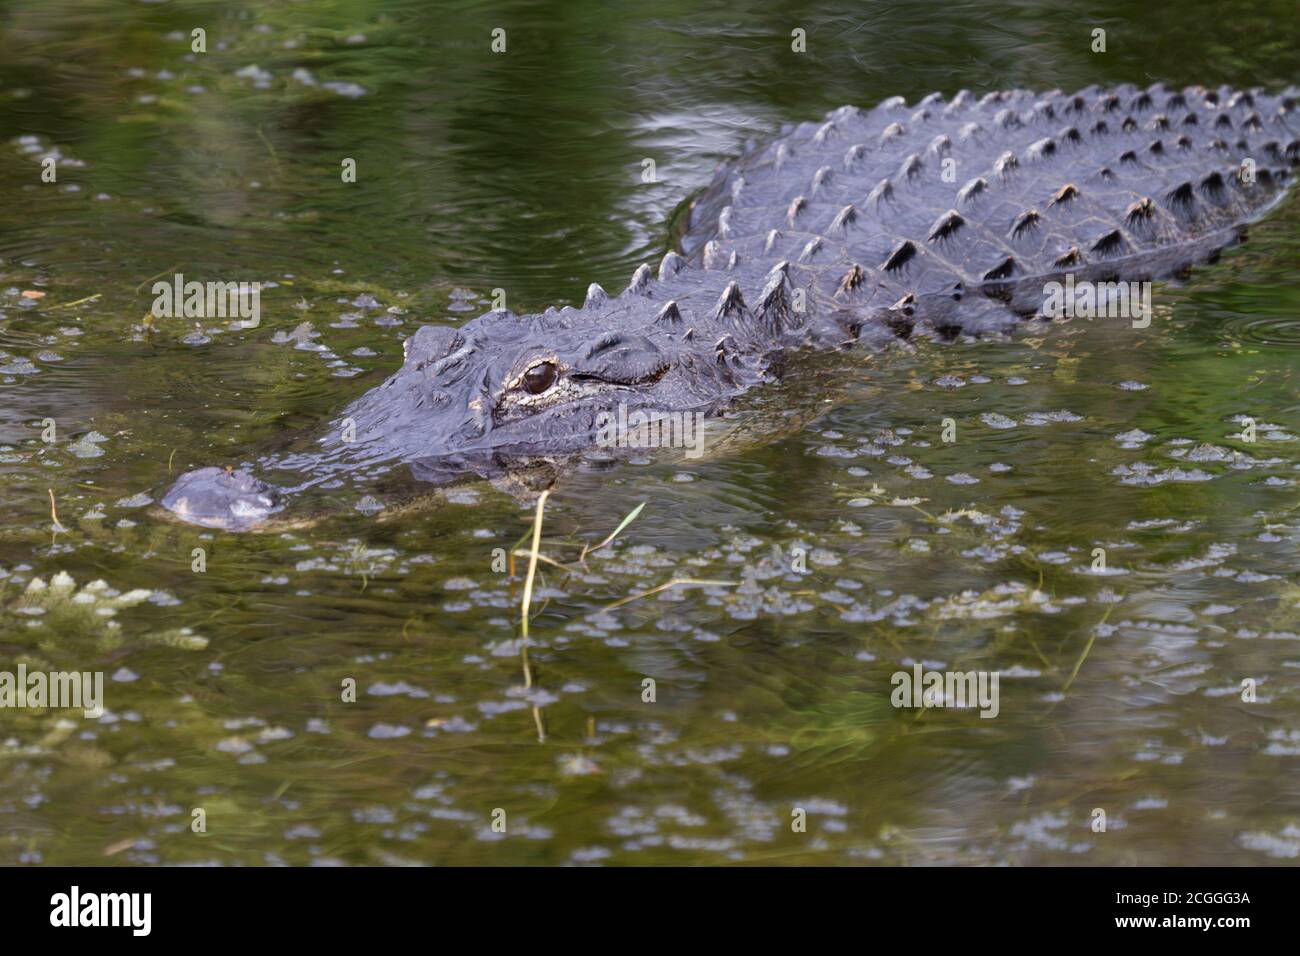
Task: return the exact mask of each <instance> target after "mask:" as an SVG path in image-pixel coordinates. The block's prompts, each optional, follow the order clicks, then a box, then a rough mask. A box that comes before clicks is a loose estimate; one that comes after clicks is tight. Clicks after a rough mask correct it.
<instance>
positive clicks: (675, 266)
mask: <svg viewBox="0 0 1300 956" xmlns="http://www.w3.org/2000/svg"><path fill="white" fill-rule="evenodd" d="M685 266H686V260H685V259H683V258H682V257H681V256H679V255H678V254H677V253H675V252H668V253H665V254H664V258H663V261H662V262H660V263H659V281H660V282H666V281H667V280H668V279H671V278H672V277H673V276H675V275H677V273H679V272H681V271H682V269H683V268H684V267H685Z"/></svg>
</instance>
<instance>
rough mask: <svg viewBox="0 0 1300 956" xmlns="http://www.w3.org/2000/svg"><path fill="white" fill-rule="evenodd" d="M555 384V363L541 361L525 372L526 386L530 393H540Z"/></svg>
mask: <svg viewBox="0 0 1300 956" xmlns="http://www.w3.org/2000/svg"><path fill="white" fill-rule="evenodd" d="M554 384H555V363H554V362H539V363H538V364H536V365H534V366H533V367H532V368H530V369H529V370H528V371H526V372H524V388H526V389H527V390H528V394H529V395H540V394H542V392H544V391H546V390H547V389H548V388H550V387H551V386H552V385H554Z"/></svg>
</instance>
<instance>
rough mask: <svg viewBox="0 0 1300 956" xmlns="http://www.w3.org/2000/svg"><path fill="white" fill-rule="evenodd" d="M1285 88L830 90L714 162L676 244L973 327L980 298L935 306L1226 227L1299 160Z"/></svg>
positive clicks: (1218, 245) (1220, 235)
mask: <svg viewBox="0 0 1300 956" xmlns="http://www.w3.org/2000/svg"><path fill="white" fill-rule="evenodd" d="M1298 93H1300V91H1297V90H1294V89H1292V90H1288V91H1285V92H1284V93H1282V94H1280V95H1275V96H1270V95H1265V94H1264V93H1262V92H1260V91H1250V92H1240V91H1234V90H1231V89H1227V88H1222V89H1219V90H1207V89H1203V88H1200V87H1192V88H1188V89H1185V90H1182V91H1171V90H1168V89H1165V88H1164V87H1163V86H1160V85H1156V86H1152V87H1150V88H1148V89H1145V90H1142V89H1138V88H1135V87H1128V86H1125V87H1120V88H1117V89H1113V90H1100V89H1096V88H1090V89H1087V90H1082V91H1080V92H1078V93H1074V94H1063V93H1060V92H1053V93H1048V94H1042V95H1037V94H1034V93H1030V92H1027V91H1023V90H1015V91H1010V92H998V93H990V94H988V95H987V96H984V97H982V98H980V99H978V100H977V99H975V98H974V97H972V96H971V95H970V94H969V93H966V92H964V91H963V92H961V93H958V94H957V95H956V96H955V97H953V98H952V99H951V100H950V101H945V100H944V98H943V97H941V96H940V95H939V94H937V93H935V94H931V95H930V96H927V97H925V98H924V99H922V100H921V101H920V102H918V103H917V104H915V105H914V106H910V107H909V106H907V105H906V104H905V102H904V101H903V100H902V98H899V97H896V98H894V99H891V100H887V101H885V102H883V103H881V104H880V105H879V106H877V107H875V108H874V109H872V110H870V111H863V110H858V109H855V108H853V107H843V108H841V109H838V110H835V111H833V112H832V113H830V114H828V115H827V116H826V118H825V119H824V121H822V122H819V123H805V124H802V125H799V126H796V127H793V128H790V129H788V130H787V131H786V132H785V133H784V135H782V136H781V137H780V138H778V139H776V140H775V141H771V142H768V143H766V144H764V145H763V146H761V147H759V148H754V149H751V150H750V151H749V152H747V153H746V154H745V155H744V156H743V157H742V158H741V159H740V160H738V161H736V162H734V163H729V164H727V165H725V166H723V167H722V168H721V169H720V170H719V172H718V174H717V176H716V178H715V180H714V182H713V184H712V185H711V186H710V188H709V189H708V190H707V191H706V192H705V193H704V194H703V195H702V196H701V197H699V198H698V199H697V201H696V203H695V207H694V209H693V211H692V217H691V226H690V229H689V231H688V233H687V235H686V237H685V238H684V245H685V246H686V247H687V248H688V249H689V250H691V251H692V252H693V253H694V255H695V258H696V261H698V262H699V263H700V264H701V265H702V266H703V267H704V268H705V269H706V270H710V271H712V270H717V271H721V272H728V271H729V272H732V273H735V274H737V275H740V276H743V275H744V274H745V273H746V272H748V271H750V270H753V269H757V270H758V271H759V272H760V273H762V272H766V271H767V269H768V268H769V267H770V266H771V265H772V264H774V263H776V262H779V261H782V260H788V261H789V262H790V263H791V266H792V268H793V272H792V275H793V276H795V277H796V280H795V281H796V282H799V279H798V277H800V276H801V277H803V282H804V284H806V285H808V286H809V287H810V290H811V291H813V292H814V293H815V294H816V295H817V297H818V298H819V299H820V302H821V308H822V309H823V310H827V309H829V310H831V311H836V310H850V311H852V312H857V313H861V312H862V311H864V310H865V311H867V312H871V311H873V310H881V309H883V310H887V311H889V310H891V307H892V312H893V313H895V314H898V313H906V314H912V313H914V312H916V311H917V310H918V309H919V310H920V313H921V314H922V315H924V314H926V313H927V312H929V313H934V312H936V311H937V312H938V313H939V314H941V315H942V316H943V318H942V321H943V322H946V323H948V324H949V326H950V327H952V326H955V327H957V328H967V329H970V328H972V327H974V328H975V329H976V330H978V328H979V327H980V322H981V320H987V317H988V316H989V314H990V313H989V311H988V310H987V309H985V308H981V307H980V305H979V304H978V300H979V298H980V297H975V300H976V301H975V304H972V302H971V300H970V299H969V298H968V299H967V304H966V305H965V306H964V307H958V306H951V305H948V304H947V303H950V302H954V301H957V302H960V301H961V299H962V298H963V297H966V296H968V295H969V293H971V292H975V291H980V292H983V293H984V294H985V296H993V297H994V298H995V299H1000V300H1002V301H1004V302H1005V301H1010V302H1011V304H1012V306H1013V310H1014V311H1020V312H1025V311H1036V309H1037V307H1038V306H1039V305H1041V302H1042V298H1043V283H1044V281H1045V280H1047V279H1049V278H1050V277H1054V276H1061V275H1063V274H1065V273H1074V274H1075V275H1076V276H1077V277H1078V278H1080V279H1089V278H1091V279H1097V278H1117V279H1125V280H1137V279H1148V278H1161V277H1165V276H1169V275H1172V274H1175V273H1178V272H1180V271H1182V270H1183V269H1185V268H1186V267H1188V266H1190V265H1192V264H1193V263H1195V262H1198V261H1203V260H1205V259H1209V258H1212V257H1213V256H1214V255H1215V254H1216V253H1217V252H1218V250H1219V249H1222V248H1223V247H1224V246H1226V245H1229V244H1231V243H1233V242H1234V241H1236V240H1237V238H1238V237H1239V235H1240V231H1241V230H1242V227H1243V226H1244V225H1245V224H1246V223H1248V222H1250V221H1252V220H1254V219H1257V218H1259V217H1260V216H1261V215H1263V214H1264V212H1266V211H1267V210H1268V209H1269V208H1270V207H1271V206H1273V205H1274V204H1275V203H1276V202H1277V201H1278V200H1279V199H1280V197H1281V196H1282V194H1283V193H1284V192H1285V187H1286V182H1287V180H1288V179H1289V167H1291V166H1294V165H1295V164H1296V163H1297V161H1298V159H1300V138H1298V137H1297V131H1298V130H1300V112H1298V111H1297V94H1298ZM954 297H956V298H954ZM940 303H944V305H942V306H941V307H940V306H939V304H940ZM1002 311H1003V313H1004V315H1003V317H1002V318H1004V319H1007V320H1010V316H1009V315H1006V314H1005V313H1006V312H1007V311H1008V310H1005V309H1004V310H1002Z"/></svg>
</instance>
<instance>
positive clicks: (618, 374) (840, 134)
mask: <svg viewBox="0 0 1300 956" xmlns="http://www.w3.org/2000/svg"><path fill="white" fill-rule="evenodd" d="M1298 105H1300V89H1297V88H1295V87H1291V88H1288V89H1286V90H1284V91H1282V92H1281V93H1280V94H1275V95H1270V94H1268V93H1266V92H1265V91H1263V90H1260V89H1252V90H1234V89H1229V88H1226V87H1221V88H1219V89H1217V90H1216V89H1207V88H1204V87H1199V86H1195V87H1189V88H1185V89H1182V90H1177V89H1168V88H1166V87H1165V86H1163V85H1161V84H1156V85H1153V86H1150V87H1147V88H1145V89H1142V88H1138V87H1135V86H1129V85H1125V86H1119V87H1116V88H1113V89H1101V88H1097V87H1090V88H1088V89H1084V90H1080V91H1079V92H1076V93H1062V92H1061V91H1059V90H1057V91H1052V92H1049V93H1042V94H1036V93H1033V92H1029V91H1025V90H1012V91H1003V92H992V93H989V94H987V95H985V96H982V97H978V98H977V97H975V96H973V95H972V94H971V93H970V92H968V91H965V90H963V91H961V92H959V93H957V94H956V95H955V96H953V97H952V98H951V99H945V98H944V97H943V96H941V95H940V94H938V93H933V94H930V95H929V96H926V97H924V98H922V99H921V100H919V102H917V103H915V104H914V105H912V106H909V105H908V104H907V103H906V101H905V100H904V99H903V98H902V97H894V98H892V99H889V100H885V101H884V102H882V103H880V104H879V105H877V106H876V107H875V108H874V109H870V110H862V109H858V108H855V107H852V106H845V107H842V108H840V109H836V110H834V111H832V112H831V113H829V114H827V115H826V116H825V118H824V119H823V120H822V121H820V122H810V123H803V124H800V125H795V126H790V127H787V128H785V129H784V130H783V131H782V133H781V135H779V136H778V137H777V138H776V139H774V140H770V141H767V142H764V143H755V142H753V141H751V142H749V143H747V144H746V147H745V150H744V152H743V154H742V155H741V156H740V157H739V158H738V159H736V160H735V161H733V162H729V163H724V164H721V165H720V166H719V168H718V171H717V173H716V175H715V177H714V179H713V181H712V183H711V184H710V185H709V186H708V187H707V188H706V189H704V190H703V191H702V192H701V193H700V194H699V195H697V196H696V197H695V198H694V199H693V201H691V202H690V207H689V209H690V211H689V216H688V217H686V228H685V229H684V231H683V234H682V235H681V236H680V237H679V240H678V243H677V246H678V249H680V252H679V251H669V252H668V253H667V254H666V255H664V256H663V260H662V261H661V262H660V263H659V264H658V268H657V269H655V268H651V266H650V265H649V264H643V265H641V266H640V267H638V268H637V269H636V271H635V272H634V273H633V274H632V277H631V281H630V282H629V283H628V286H627V288H626V289H625V290H624V291H622V292H621V293H619V294H617V295H611V294H608V293H606V292H605V290H604V289H602V288H601V287H600V286H599V285H594V284H593V285H591V286H590V287H589V288H588V289H587V293H586V299H585V301H584V302H583V304H582V306H581V307H580V308H575V307H572V306H565V307H564V308H559V309H556V308H554V307H552V308H549V309H547V310H546V311H545V312H542V313H541V314H534V315H527V316H518V315H515V314H513V313H511V312H509V311H506V310H496V311H491V312H488V313H486V314H484V315H481V316H479V317H478V318H475V319H473V320H472V321H470V322H468V323H466V324H464V325H463V326H461V327H459V328H453V327H449V326H425V327H422V328H420V329H419V330H418V331H417V332H416V333H415V334H413V335H412V336H410V337H409V338H408V339H407V340H406V341H405V343H404V363H403V365H402V366H401V368H400V369H398V370H397V371H396V372H395V373H394V374H393V375H392V376H391V377H390V378H388V379H387V380H386V381H385V382H383V383H382V384H381V385H379V386H377V387H375V388H374V389H372V390H371V391H370V392H368V393H366V394H365V395H363V396H361V397H360V398H359V399H357V400H356V401H355V402H353V403H352V404H351V405H349V406H348V407H346V408H345V409H344V411H343V412H342V414H341V415H340V416H339V417H338V418H337V419H335V420H334V421H333V422H332V423H331V424H330V426H329V427H328V429H326V430H325V433H324V434H323V435H322V436H321V437H320V438H319V439H318V443H317V448H316V449H314V450H313V451H311V452H310V453H299V454H295V455H287V456H283V457H279V458H267V459H263V461H262V464H263V465H264V466H265V467H268V468H277V469H280V470H285V471H289V472H291V473H293V474H294V475H295V476H296V477H298V478H299V479H301V481H300V482H299V483H298V485H297V486H296V487H295V488H283V487H277V486H275V485H272V484H269V483H268V482H266V481H264V480H263V479H262V478H259V477H257V476H255V475H254V474H252V473H251V472H250V471H249V470H247V469H245V468H239V469H235V468H229V467H228V468H201V469H198V470H196V471H191V472H189V473H187V474H185V475H184V476H182V477H181V478H180V479H179V480H178V481H177V482H176V483H175V485H174V486H173V487H172V488H171V490H170V491H169V492H168V493H167V494H166V495H165V497H164V499H163V502H162V504H163V506H164V507H166V508H168V509H170V510H171V511H172V512H174V513H175V514H176V515H177V516H179V517H181V518H182V519H184V520H186V521H189V522H192V523H197V524H201V525H205V526H208V527H217V528H226V529H231V530H243V529H245V528H249V527H252V526H254V525H257V524H259V523H261V522H262V521H264V520H265V519H266V518H267V517H268V516H269V515H271V514H273V513H275V512H276V511H278V510H280V509H282V508H283V507H284V505H285V497H286V494H288V493H291V492H293V491H295V490H300V489H302V488H304V487H307V486H310V485H313V484H321V483H327V482H331V481H335V482H337V481H339V480H340V476H342V475H344V474H345V473H347V474H353V475H374V474H377V473H381V472H384V471H386V470H388V469H389V468H390V467H392V466H393V464H394V463H397V464H399V465H407V466H409V467H410V469H411V474H412V475H413V477H415V478H416V479H418V480H420V481H429V482H440V483H441V482H449V481H452V480H455V479H458V478H462V477H465V476H480V477H489V478H490V477H494V476H500V475H501V474H503V473H508V472H510V471H511V470H512V469H519V468H522V467H525V466H526V465H527V464H528V463H531V462H536V461H538V460H547V461H556V460H563V459H564V458H565V456H569V457H572V456H573V455H575V454H577V453H580V452H582V450H584V449H588V448H590V447H591V446H593V444H594V443H595V442H596V441H597V432H598V429H599V427H600V425H601V422H602V421H607V420H608V419H607V418H603V417H602V416H603V415H605V414H608V413H611V412H613V411H614V410H615V409H618V408H620V407H621V408H622V410H623V413H624V414H625V415H626V414H627V413H628V412H629V411H640V412H642V413H643V414H645V415H663V414H666V413H671V412H702V413H706V414H714V413H716V412H718V411H719V410H720V409H722V408H723V407H724V406H725V405H726V404H727V403H728V402H730V401H732V400H733V399H734V398H735V397H736V396H738V395H739V394H740V393H742V392H744V391H746V390H748V389H750V388H752V387H753V386H756V385H758V384H760V383H765V382H771V381H774V380H776V379H779V378H780V377H781V375H782V371H783V369H784V367H785V365H786V362H785V358H786V357H787V356H788V355H789V354H790V353H791V352H792V350H795V349H800V348H805V347H813V348H838V347H843V346H846V345H848V344H851V343H865V344H866V345H867V346H869V347H871V346H884V345H885V344H886V343H887V342H888V341H891V340H897V339H899V338H907V337H910V336H927V337H933V338H938V339H942V340H953V339H958V338H978V337H985V336H993V335H1000V334H1005V333H1007V332H1010V331H1011V330H1013V329H1014V328H1015V327H1016V326H1017V325H1018V324H1019V323H1022V322H1023V321H1025V320H1026V319H1030V318H1034V317H1038V318H1039V319H1040V320H1041V319H1043V318H1044V309H1043V304H1044V295H1045V293H1044V290H1045V287H1046V284H1047V283H1050V282H1053V281H1059V280H1061V279H1062V278H1064V277H1067V276H1073V279H1074V281H1075V282H1076V283H1081V282H1090V283H1105V282H1114V281H1126V282H1127V281H1151V280H1156V279H1164V278H1172V277H1181V276H1182V275H1183V274H1184V273H1186V272H1187V271H1188V270H1189V269H1190V268H1191V267H1192V266H1194V265H1196V264H1199V263H1203V262H1210V261H1214V260H1215V259H1216V257H1217V256H1218V255H1219V253H1220V251H1221V250H1222V249H1224V248H1225V247H1227V246H1229V245H1233V244H1235V243H1237V242H1239V241H1241V240H1242V239H1243V238H1244V236H1245V228H1246V226H1247V224H1249V223H1250V222H1252V221H1254V220H1257V219H1259V218H1260V217H1262V216H1263V215H1265V214H1266V213H1267V212H1268V211H1269V210H1271V209H1272V208H1274V207H1275V206H1276V205H1277V204H1278V203H1279V202H1281V201H1282V199H1283V197H1284V196H1285V195H1286V192H1287V189H1288V187H1289V185H1290V182H1291V180H1292V178H1293V174H1292V170H1291V167H1294V166H1296V165H1297V164H1298V163H1300V138H1297V129H1300V111H1298V110H1297V106H1298ZM1047 318H1051V316H1050V315H1049V316H1047ZM1135 334H1136V333H1135Z"/></svg>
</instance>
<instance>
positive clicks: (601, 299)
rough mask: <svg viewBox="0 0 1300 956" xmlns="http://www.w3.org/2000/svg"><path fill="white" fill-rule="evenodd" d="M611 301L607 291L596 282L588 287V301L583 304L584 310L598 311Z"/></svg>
mask: <svg viewBox="0 0 1300 956" xmlns="http://www.w3.org/2000/svg"><path fill="white" fill-rule="evenodd" d="M608 301H609V296H608V295H607V294H606V292H605V290H604V289H602V288H601V287H600V285H599V284H598V283H596V282H593V283H592V284H591V285H589V286H587V299H586V301H585V302H583V303H582V307H583V308H584V309H597V308H600V307H601V306H602V305H604V304H605V303H606V302H608Z"/></svg>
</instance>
